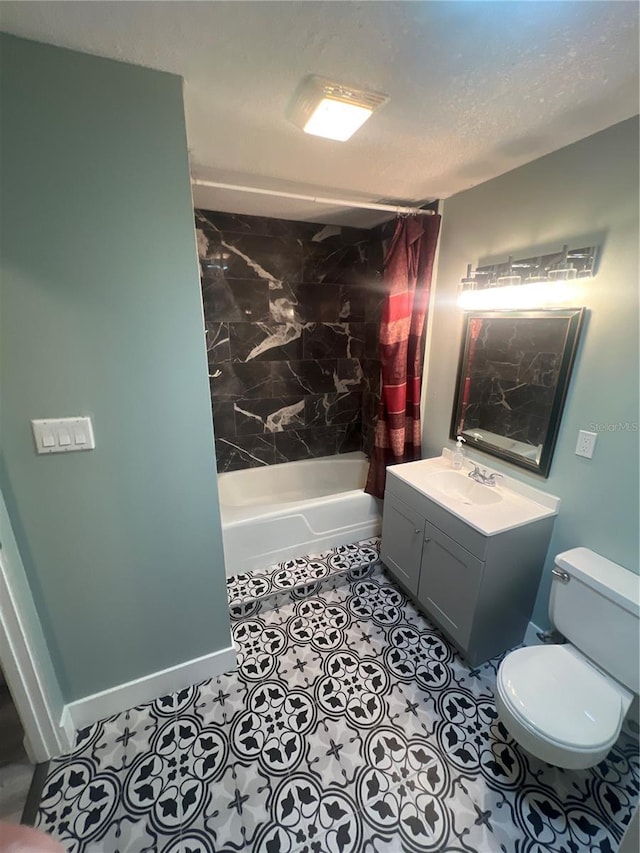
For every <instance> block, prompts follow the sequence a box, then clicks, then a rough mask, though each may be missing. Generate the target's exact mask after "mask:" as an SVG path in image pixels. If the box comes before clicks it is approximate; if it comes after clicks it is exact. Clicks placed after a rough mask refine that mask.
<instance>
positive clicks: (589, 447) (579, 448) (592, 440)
mask: <svg viewBox="0 0 640 853" xmlns="http://www.w3.org/2000/svg"><path fill="white" fill-rule="evenodd" d="M597 437H598V433H597V432H587V430H585V429H581V430H580V432H579V433H578V443H577V444H576V456H585V457H586V458H587V459H592V458H593V451H594V450H595V447H596V438H597Z"/></svg>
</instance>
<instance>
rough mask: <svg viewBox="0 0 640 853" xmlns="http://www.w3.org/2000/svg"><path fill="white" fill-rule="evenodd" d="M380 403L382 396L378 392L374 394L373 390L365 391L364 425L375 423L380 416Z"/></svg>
mask: <svg viewBox="0 0 640 853" xmlns="http://www.w3.org/2000/svg"><path fill="white" fill-rule="evenodd" d="M379 405H380V397H379V396H378V395H377V394H372V393H371V391H365V392H364V394H363V395H362V423H363V426H364V425H372V424H373V425H375V421H376V418H377V416H378V406H379Z"/></svg>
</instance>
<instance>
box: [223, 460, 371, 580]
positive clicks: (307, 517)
mask: <svg viewBox="0 0 640 853" xmlns="http://www.w3.org/2000/svg"><path fill="white" fill-rule="evenodd" d="M368 464H369V463H368V461H367V458H366V456H365V455H364V453H343V454H340V455H339V456H324V457H322V458H320V459H305V460H304V461H302V462H284V463H283V464H281V465H265V466H264V467H261V468H247V469H244V470H242V471H228V472H225V473H223V474H219V475H218V487H219V490H220V510H221V513H222V538H223V543H224V554H225V563H226V567H227V576H228V577H232V576H233V575H237V574H240V573H241V572H246V571H249V570H251V569H260V568H266V567H267V566H270V565H273V564H274V563H279V562H280V561H281V560H289V559H292V558H293V557H302V556H304V555H305V554H314V553H317V552H318V551H323V550H326V549H328V548H332V547H333V546H334V545H347V544H349V543H350V542H357V541H358V540H359V539H367V538H368V537H370V536H377V535H379V533H380V520H381V519H380V507H381V502H380V501H378V500H377V498H374V497H372V496H371V495H367V494H365V493H364V491H363V490H364V484H365V481H366V478H367V468H368Z"/></svg>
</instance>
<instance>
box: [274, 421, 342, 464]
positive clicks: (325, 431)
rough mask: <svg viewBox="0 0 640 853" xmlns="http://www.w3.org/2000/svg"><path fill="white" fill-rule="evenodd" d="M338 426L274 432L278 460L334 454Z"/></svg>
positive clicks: (290, 460) (289, 460) (312, 457)
mask: <svg viewBox="0 0 640 853" xmlns="http://www.w3.org/2000/svg"><path fill="white" fill-rule="evenodd" d="M337 430H338V427H333V426H330V427H313V428H311V429H300V430H287V431H286V432H277V433H274V435H273V438H274V441H275V448H276V453H275V458H276V462H294V461H296V460H298V459H315V458H316V457H318V456H333V455H334V454H335V452H336V447H337V435H338V433H337Z"/></svg>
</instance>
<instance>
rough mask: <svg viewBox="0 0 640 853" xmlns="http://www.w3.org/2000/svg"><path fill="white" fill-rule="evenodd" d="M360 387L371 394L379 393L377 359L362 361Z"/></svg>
mask: <svg viewBox="0 0 640 853" xmlns="http://www.w3.org/2000/svg"><path fill="white" fill-rule="evenodd" d="M361 364H362V387H363V388H364V389H366V390H367V391H371V393H373V394H379V393H380V362H379V361H378V359H377V358H365V359H362V362H361Z"/></svg>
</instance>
